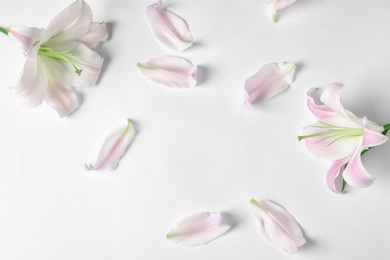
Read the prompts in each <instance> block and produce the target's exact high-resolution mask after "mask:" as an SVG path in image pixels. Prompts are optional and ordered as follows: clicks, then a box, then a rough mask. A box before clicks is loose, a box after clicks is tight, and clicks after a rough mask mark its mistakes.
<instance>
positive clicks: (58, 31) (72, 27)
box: [40, 0, 92, 44]
mask: <svg viewBox="0 0 390 260" xmlns="http://www.w3.org/2000/svg"><path fill="white" fill-rule="evenodd" d="M91 23H92V10H91V8H90V7H89V5H88V4H87V3H86V2H85V1H84V0H77V1H76V2H74V3H73V4H71V5H70V6H68V7H67V8H65V9H64V10H63V11H62V12H61V13H59V14H58V15H57V16H55V17H54V19H53V20H52V21H51V22H50V23H49V25H48V26H47V27H46V29H45V30H44V31H43V33H42V35H41V41H40V44H44V43H45V42H47V41H48V40H50V42H52V43H54V42H66V41H75V40H78V39H80V38H82V37H84V36H85V35H86V34H87V33H88V32H89V30H90V27H91Z"/></svg>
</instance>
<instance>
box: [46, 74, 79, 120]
mask: <svg viewBox="0 0 390 260" xmlns="http://www.w3.org/2000/svg"><path fill="white" fill-rule="evenodd" d="M47 83H48V87H47V91H46V97H45V101H46V103H47V104H48V105H49V106H50V107H51V108H54V109H55V110H56V111H57V112H58V114H59V116H60V117H61V118H63V117H65V116H67V115H69V114H70V113H72V112H73V111H74V110H76V108H77V107H78V106H79V103H78V101H77V96H76V94H75V93H74V91H73V90H72V88H71V87H69V86H68V85H66V84H64V83H63V82H62V81H60V80H57V79H55V78H51V79H49V80H48V82H47Z"/></svg>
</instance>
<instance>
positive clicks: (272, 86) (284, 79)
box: [244, 63, 296, 107]
mask: <svg viewBox="0 0 390 260" xmlns="http://www.w3.org/2000/svg"><path fill="white" fill-rule="evenodd" d="M295 67H296V66H295V64H293V63H270V64H267V65H264V66H263V67H262V68H261V69H260V70H259V71H258V72H257V73H256V74H255V75H253V76H251V77H250V78H248V79H247V80H246V81H245V86H244V91H245V101H244V106H245V107H251V104H253V103H255V102H264V101H267V100H268V99H270V98H271V97H273V96H275V95H277V94H279V93H280V92H282V91H284V90H286V89H287V88H288V87H289V86H290V83H291V82H292V80H293V76H294V71H295Z"/></svg>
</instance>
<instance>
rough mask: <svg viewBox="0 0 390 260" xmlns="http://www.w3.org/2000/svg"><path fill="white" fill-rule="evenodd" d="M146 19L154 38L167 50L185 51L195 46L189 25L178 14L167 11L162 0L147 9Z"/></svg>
mask: <svg viewBox="0 0 390 260" xmlns="http://www.w3.org/2000/svg"><path fill="white" fill-rule="evenodd" d="M146 17H147V19H148V20H149V23H150V26H151V28H152V32H153V34H154V36H155V37H156V38H157V39H158V40H159V41H160V42H161V43H162V44H163V45H164V46H166V47H167V48H169V49H171V50H174V51H183V50H185V49H187V48H188V47H190V46H191V45H192V44H193V39H192V35H191V32H190V29H189V28H188V25H187V23H186V22H185V21H184V20H183V18H181V17H180V16H178V15H177V14H175V13H173V12H171V11H169V10H167V9H165V7H164V6H163V3H162V1H161V0H160V1H157V2H156V3H154V4H152V5H149V6H148V7H147V8H146Z"/></svg>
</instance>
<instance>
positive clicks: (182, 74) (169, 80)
mask: <svg viewBox="0 0 390 260" xmlns="http://www.w3.org/2000/svg"><path fill="white" fill-rule="evenodd" d="M137 67H138V68H139V69H140V71H141V73H142V74H143V75H144V77H145V78H146V79H147V80H149V81H150V82H152V83H155V84H163V85H165V86H168V87H172V88H191V87H195V86H196V80H197V66H195V65H193V64H192V63H191V62H189V61H188V60H185V59H183V58H179V57H171V56H160V57H157V58H154V59H151V60H149V61H147V62H143V63H140V62H139V63H137Z"/></svg>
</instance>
